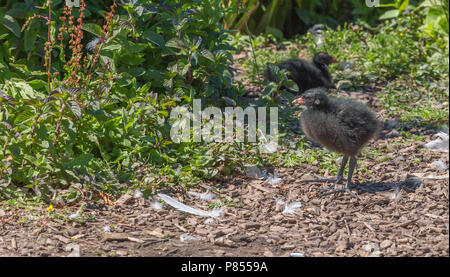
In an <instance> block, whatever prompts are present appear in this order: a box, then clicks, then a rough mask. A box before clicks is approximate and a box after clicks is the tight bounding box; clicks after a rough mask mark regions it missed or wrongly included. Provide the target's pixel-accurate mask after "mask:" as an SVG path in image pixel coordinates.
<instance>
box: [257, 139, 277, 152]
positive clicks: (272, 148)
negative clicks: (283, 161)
mask: <svg viewBox="0 0 450 277" xmlns="http://www.w3.org/2000/svg"><path fill="white" fill-rule="evenodd" d="M260 149H261V152H263V153H266V154H272V153H275V152H277V150H278V143H276V142H275V141H270V142H269V143H264V144H262V145H260Z"/></svg>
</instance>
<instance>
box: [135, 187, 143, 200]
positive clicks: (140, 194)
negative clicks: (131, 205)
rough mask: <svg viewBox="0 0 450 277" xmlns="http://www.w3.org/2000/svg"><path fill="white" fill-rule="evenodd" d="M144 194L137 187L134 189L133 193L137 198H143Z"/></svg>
mask: <svg viewBox="0 0 450 277" xmlns="http://www.w3.org/2000/svg"><path fill="white" fill-rule="evenodd" d="M142 196H144V194H143V193H142V192H141V190H140V189H137V190H135V191H134V194H133V197H134V198H136V199H137V198H141V197H142Z"/></svg>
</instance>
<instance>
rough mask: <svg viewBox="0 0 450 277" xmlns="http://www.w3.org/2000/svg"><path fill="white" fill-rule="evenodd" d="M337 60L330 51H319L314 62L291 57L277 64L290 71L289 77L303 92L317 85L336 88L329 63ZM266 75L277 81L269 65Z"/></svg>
mask: <svg viewBox="0 0 450 277" xmlns="http://www.w3.org/2000/svg"><path fill="white" fill-rule="evenodd" d="M335 62H337V61H336V59H335V58H333V57H332V56H330V55H329V54H328V53H325V52H319V53H316V54H315V55H314V58H313V63H312V64H311V63H309V62H307V61H304V60H302V59H290V60H287V61H284V62H282V63H280V64H278V65H277V66H278V68H280V70H283V69H284V70H286V71H288V72H289V73H290V74H289V79H291V80H292V81H294V82H295V83H296V84H297V86H298V89H299V93H303V92H304V91H306V90H308V89H311V88H317V87H325V88H334V87H335V86H334V84H333V82H332V81H331V75H330V73H329V72H328V65H330V64H331V63H335ZM264 77H265V78H266V79H268V80H269V81H271V82H276V77H275V76H274V75H273V73H272V71H271V70H270V66H269V65H268V66H267V68H266V70H265V72H264Z"/></svg>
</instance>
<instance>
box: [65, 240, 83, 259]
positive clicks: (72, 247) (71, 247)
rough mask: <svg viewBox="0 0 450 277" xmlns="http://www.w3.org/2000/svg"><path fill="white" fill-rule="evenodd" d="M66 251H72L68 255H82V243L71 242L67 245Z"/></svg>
mask: <svg viewBox="0 0 450 277" xmlns="http://www.w3.org/2000/svg"><path fill="white" fill-rule="evenodd" d="M66 251H67V252H71V253H70V254H69V255H67V257H80V245H78V244H76V243H69V244H68V245H67V246H66Z"/></svg>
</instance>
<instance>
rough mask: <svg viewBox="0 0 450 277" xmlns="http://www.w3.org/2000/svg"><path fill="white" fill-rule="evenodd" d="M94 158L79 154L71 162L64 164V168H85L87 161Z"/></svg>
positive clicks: (89, 155)
mask: <svg viewBox="0 0 450 277" xmlns="http://www.w3.org/2000/svg"><path fill="white" fill-rule="evenodd" d="M93 157H94V156H93V155H92V154H90V153H89V154H80V155H78V156H77V157H76V158H75V159H73V160H72V161H70V162H68V163H65V164H64V167H65V168H70V167H74V166H87V165H88V163H89V161H90V160H92V158H93Z"/></svg>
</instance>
